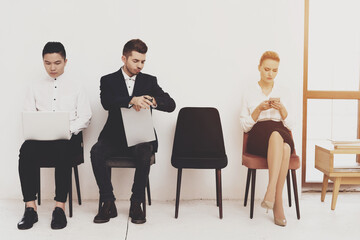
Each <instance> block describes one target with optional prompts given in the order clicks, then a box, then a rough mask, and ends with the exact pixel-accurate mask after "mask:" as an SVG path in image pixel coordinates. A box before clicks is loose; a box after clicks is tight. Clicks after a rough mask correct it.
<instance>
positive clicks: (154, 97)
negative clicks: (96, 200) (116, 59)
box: [91, 39, 175, 223]
mask: <svg viewBox="0 0 360 240" xmlns="http://www.w3.org/2000/svg"><path fill="white" fill-rule="evenodd" d="M146 52H147V46H146V44H145V43H144V42H143V41H141V40H140V39H133V40H130V41H129V42H127V43H126V44H125V46H124V49H123V56H122V58H121V60H122V61H123V63H124V65H123V66H122V67H121V68H120V70H119V71H117V72H114V73H111V74H108V75H106V76H103V77H102V78H101V80H100V82H101V83H100V90H101V93H100V98H101V104H102V105H103V107H104V109H105V110H107V111H109V116H108V119H107V122H106V124H105V126H104V129H103V130H102V132H101V133H100V136H99V139H98V142H97V143H96V144H95V145H94V146H93V147H92V149H91V163H92V167H93V171H94V175H95V178H96V182H97V184H98V187H99V191H100V200H101V202H102V203H103V204H102V206H101V209H100V211H99V213H98V214H97V215H96V216H95V218H94V222H95V223H104V222H108V221H109V220H110V218H113V217H116V216H117V210H116V206H115V196H114V194H113V187H112V184H111V179H110V176H109V174H108V172H107V170H106V166H105V161H106V159H107V158H109V157H112V156H116V155H119V154H121V155H122V156H124V155H129V156H134V159H136V170H135V176H134V183H133V187H132V195H131V198H130V201H131V205H130V213H129V215H130V217H131V221H132V222H133V223H145V222H146V219H145V215H144V212H143V210H142V209H141V203H142V202H143V199H144V198H145V195H144V194H145V186H146V184H147V179H148V175H149V170H150V158H151V155H152V154H153V153H155V152H156V151H157V147H158V142H157V139H156V140H155V141H152V142H146V143H141V144H138V145H135V146H132V147H128V146H127V141H126V136H125V130H124V125H123V120H122V116H121V111H120V108H131V107H132V108H134V109H135V110H136V111H140V109H142V108H143V109H149V108H151V109H156V110H160V111H166V112H172V111H174V109H175V102H174V100H173V99H172V98H171V97H170V96H169V94H167V93H166V92H164V91H163V90H162V89H161V87H160V86H159V85H158V83H157V80H156V77H154V76H151V75H148V74H143V73H141V70H142V69H143V67H144V63H145V59H146Z"/></svg>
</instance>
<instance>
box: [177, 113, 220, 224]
mask: <svg viewBox="0 0 360 240" xmlns="http://www.w3.org/2000/svg"><path fill="white" fill-rule="evenodd" d="M171 164H172V165H173V167H175V168H177V169H178V177H177V189H176V203H175V205H176V206H175V218H177V217H178V213H179V198H180V187H181V175H182V169H183V168H192V169H215V176H216V202H217V206H218V207H219V215H220V218H222V217H223V211H222V189H221V169H222V168H224V167H226V166H227V156H226V153H225V146H224V138H223V133H222V128H221V121H220V116H219V112H218V110H217V109H216V108H196V107H186V108H182V109H181V110H180V112H179V115H178V119H177V123H176V130H175V137H174V145H173V151H172V157H171Z"/></svg>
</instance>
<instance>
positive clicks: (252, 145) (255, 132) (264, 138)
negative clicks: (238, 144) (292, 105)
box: [247, 120, 294, 158]
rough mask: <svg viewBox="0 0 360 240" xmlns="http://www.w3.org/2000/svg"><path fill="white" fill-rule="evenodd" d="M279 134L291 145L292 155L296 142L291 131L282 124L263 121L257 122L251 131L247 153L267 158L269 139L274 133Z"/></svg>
mask: <svg viewBox="0 0 360 240" xmlns="http://www.w3.org/2000/svg"><path fill="white" fill-rule="evenodd" d="M275 131H276V132H279V133H280V135H281V136H282V138H283V139H284V142H286V143H287V144H289V145H290V148H291V153H293V152H294V141H293V139H292V136H291V133H290V131H289V130H288V129H287V128H286V127H285V126H284V124H283V123H282V122H276V121H271V120H269V121H262V122H257V123H256V124H255V125H254V126H253V128H252V129H251V130H250V131H249V137H248V142H247V152H248V153H251V154H254V155H257V156H261V157H264V158H266V157H267V151H268V147H269V138H270V136H271V134H272V133H273V132H275Z"/></svg>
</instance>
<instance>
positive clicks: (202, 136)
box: [172, 107, 226, 157]
mask: <svg viewBox="0 0 360 240" xmlns="http://www.w3.org/2000/svg"><path fill="white" fill-rule="evenodd" d="M172 155H173V156H176V157H211V156H212V157H222V156H225V155H226V154H225V146H224V138H223V132H222V128H221V121H220V115H219V112H218V110H217V109H216V108H201V107H186V108H182V109H181V110H180V112H179V115H178V119H177V123H176V130H175V137H174V144H173V152H172Z"/></svg>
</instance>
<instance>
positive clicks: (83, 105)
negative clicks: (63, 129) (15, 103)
mask: <svg viewBox="0 0 360 240" xmlns="http://www.w3.org/2000/svg"><path fill="white" fill-rule="evenodd" d="M24 111H52V112H56V111H66V112H69V113H70V119H69V120H70V132H71V133H73V134H75V135H77V134H78V133H79V132H80V131H82V130H83V129H85V128H87V127H88V126H89V124H90V119H91V108H90V104H89V100H88V98H87V96H86V94H85V92H84V90H83V89H82V87H81V86H80V84H78V83H77V82H76V81H75V80H74V79H72V78H70V77H69V76H67V75H66V74H65V73H64V74H62V75H60V76H59V77H57V78H51V77H50V76H46V77H45V78H43V79H41V80H39V81H36V82H35V83H33V84H32V85H31V86H30V87H29V89H28V91H27V94H26V97H25V104H24Z"/></svg>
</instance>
